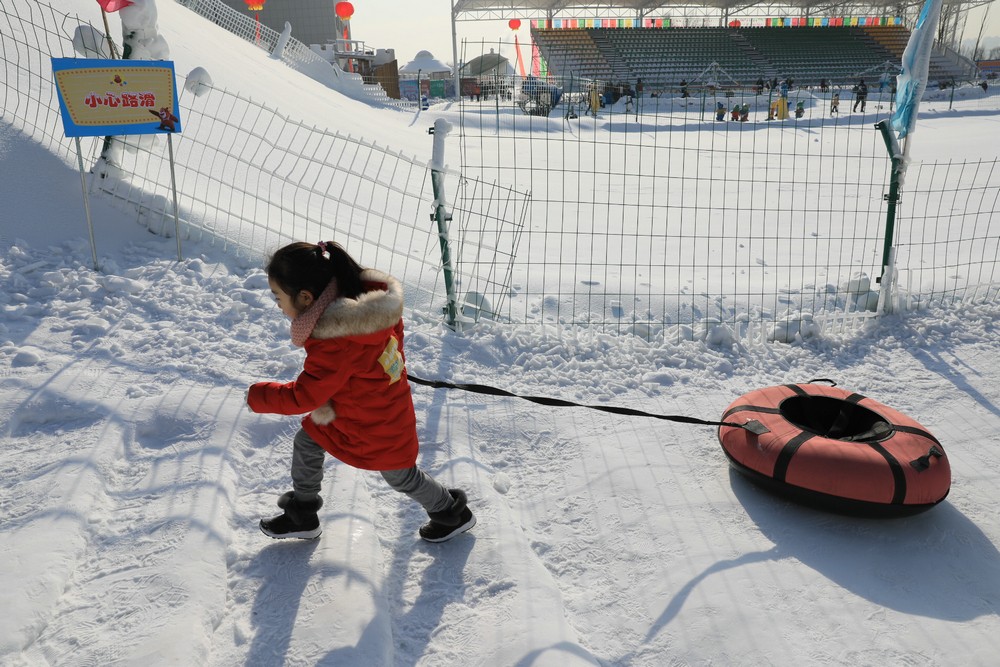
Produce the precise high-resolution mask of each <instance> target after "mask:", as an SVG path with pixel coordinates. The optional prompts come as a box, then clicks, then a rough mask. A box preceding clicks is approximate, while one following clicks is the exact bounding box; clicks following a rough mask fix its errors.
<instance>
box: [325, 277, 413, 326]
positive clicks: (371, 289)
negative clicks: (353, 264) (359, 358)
mask: <svg viewBox="0 0 1000 667" xmlns="http://www.w3.org/2000/svg"><path fill="white" fill-rule="evenodd" d="M361 282H362V283H363V284H364V287H365V290H366V291H365V292H363V293H362V294H360V295H358V298H357V299H344V298H338V299H337V300H335V301H334V302H333V303H331V304H330V305H329V306H327V308H326V311H325V312H324V313H323V314H322V315H320V318H319V320H318V321H317V322H316V326H315V327H313V331H312V337H313V338H318V339H327V338H343V337H344V336H363V335H365V334H372V333H375V332H377V331H382V330H383V329H389V328H391V327H394V326H396V323H397V322H399V319H400V318H401V317H402V316H403V285H402V283H400V282H399V281H398V280H396V279H395V278H393V277H392V276H390V275H389V274H388V273H383V272H382V271H378V270H375V269H365V270H364V271H362V272H361Z"/></svg>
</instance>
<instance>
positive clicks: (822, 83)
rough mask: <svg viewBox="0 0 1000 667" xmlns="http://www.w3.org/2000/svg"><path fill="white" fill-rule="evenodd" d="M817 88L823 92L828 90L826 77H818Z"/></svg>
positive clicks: (828, 85)
mask: <svg viewBox="0 0 1000 667" xmlns="http://www.w3.org/2000/svg"><path fill="white" fill-rule="evenodd" d="M819 89H820V90H821V91H822V92H824V93H825V92H826V91H828V90H830V84H828V83H827V82H826V79H820V80H819Z"/></svg>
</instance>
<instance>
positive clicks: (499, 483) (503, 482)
mask: <svg viewBox="0 0 1000 667" xmlns="http://www.w3.org/2000/svg"><path fill="white" fill-rule="evenodd" d="M510 486H511V481H510V477H509V476H508V475H507V473H503V472H498V473H497V474H495V475H493V488H494V489H496V492H497V493H500V494H506V493H507V492H508V491H510Z"/></svg>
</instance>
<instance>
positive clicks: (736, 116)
mask: <svg viewBox="0 0 1000 667" xmlns="http://www.w3.org/2000/svg"><path fill="white" fill-rule="evenodd" d="M729 119H730V120H739V119H740V105H739V104H736V105H733V110H732V113H730V118H729Z"/></svg>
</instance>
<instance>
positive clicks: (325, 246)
mask: <svg viewBox="0 0 1000 667" xmlns="http://www.w3.org/2000/svg"><path fill="white" fill-rule="evenodd" d="M316 245H317V246H319V254H320V257H322V256H323V253H324V252H325V253H326V254H327V255H330V259H333V250H334V243H333V241H320V242H319V243H317V244H316Z"/></svg>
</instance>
